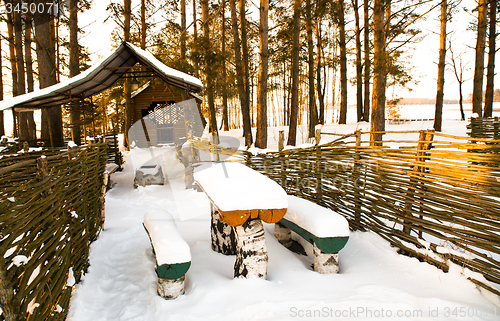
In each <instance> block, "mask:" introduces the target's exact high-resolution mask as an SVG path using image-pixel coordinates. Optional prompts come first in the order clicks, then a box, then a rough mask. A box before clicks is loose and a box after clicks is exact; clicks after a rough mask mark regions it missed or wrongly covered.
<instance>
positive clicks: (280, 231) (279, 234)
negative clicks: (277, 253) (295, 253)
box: [274, 223, 293, 249]
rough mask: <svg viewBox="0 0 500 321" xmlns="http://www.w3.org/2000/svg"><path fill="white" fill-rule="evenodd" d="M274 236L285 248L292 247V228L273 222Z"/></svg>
mask: <svg viewBox="0 0 500 321" xmlns="http://www.w3.org/2000/svg"><path fill="white" fill-rule="evenodd" d="M274 236H275V237H276V239H277V240H278V242H280V243H281V244H282V245H283V246H284V247H286V248H287V249H289V248H291V247H292V243H293V241H292V230H290V229H289V228H288V227H286V226H283V225H281V224H280V223H276V224H274Z"/></svg>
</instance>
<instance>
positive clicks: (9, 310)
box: [0, 269, 19, 321]
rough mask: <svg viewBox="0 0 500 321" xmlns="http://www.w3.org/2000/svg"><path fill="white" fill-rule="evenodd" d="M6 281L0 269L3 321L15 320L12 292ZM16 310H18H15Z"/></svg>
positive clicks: (0, 301)
mask: <svg viewBox="0 0 500 321" xmlns="http://www.w3.org/2000/svg"><path fill="white" fill-rule="evenodd" d="M8 283H9V282H8V280H7V279H6V278H5V273H4V271H3V269H0V303H1V304H2V311H3V317H4V318H5V321H15V320H17V317H16V315H18V314H19V313H17V312H16V311H15V310H16V307H15V305H14V306H13V304H12V303H13V302H12V301H13V299H14V291H13V289H12V288H11V287H10V286H9V285H8ZM17 310H18V308H17Z"/></svg>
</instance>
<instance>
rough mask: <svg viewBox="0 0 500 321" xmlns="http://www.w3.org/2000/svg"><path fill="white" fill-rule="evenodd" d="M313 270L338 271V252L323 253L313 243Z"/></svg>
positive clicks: (319, 271) (321, 271)
mask: <svg viewBox="0 0 500 321" xmlns="http://www.w3.org/2000/svg"><path fill="white" fill-rule="evenodd" d="M313 253H314V264H313V265H314V271H316V272H318V273H339V270H340V268H339V254H338V253H336V254H325V253H323V252H321V250H320V249H318V247H317V246H316V244H313Z"/></svg>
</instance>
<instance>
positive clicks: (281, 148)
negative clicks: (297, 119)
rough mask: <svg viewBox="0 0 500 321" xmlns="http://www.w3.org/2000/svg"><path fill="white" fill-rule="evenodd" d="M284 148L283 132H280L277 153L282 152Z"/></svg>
mask: <svg viewBox="0 0 500 321" xmlns="http://www.w3.org/2000/svg"><path fill="white" fill-rule="evenodd" d="M284 148H285V131H284V130H280V132H279V137H278V151H280V152H281V151H282V150H283V149H284Z"/></svg>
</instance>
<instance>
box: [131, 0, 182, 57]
mask: <svg viewBox="0 0 500 321" xmlns="http://www.w3.org/2000/svg"><path fill="white" fill-rule="evenodd" d="M183 4H184V12H183V11H182V9H183V8H182V5H183ZM183 13H184V16H183V15H182V14H183ZM182 18H184V20H183V19H182ZM183 23H184V24H183ZM185 29H186V0H181V59H183V55H182V45H183V43H182V42H183V40H184V39H183V35H184V30H185ZM185 46H186V42H185V40H184V47H185ZM141 49H142V50H146V1H145V0H141Z"/></svg>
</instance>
